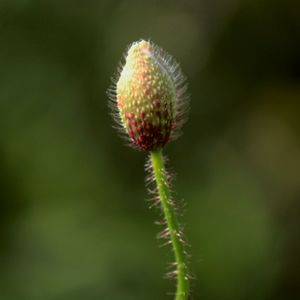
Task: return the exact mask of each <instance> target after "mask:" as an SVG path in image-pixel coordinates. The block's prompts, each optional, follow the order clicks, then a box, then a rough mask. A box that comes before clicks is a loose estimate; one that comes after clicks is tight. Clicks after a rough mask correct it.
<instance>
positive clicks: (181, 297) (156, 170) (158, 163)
mask: <svg viewBox="0 0 300 300" xmlns="http://www.w3.org/2000/svg"><path fill="white" fill-rule="evenodd" d="M150 158H151V164H152V169H153V175H154V177H155V180H156V185H157V190H158V194H159V198H160V201H161V206H162V210H163V213H164V217H165V219H166V225H167V230H168V234H169V237H170V240H171V244H172V248H173V252H174V255H175V262H176V271H175V274H176V276H177V290H176V296H175V300H186V299H188V294H189V280H188V274H187V263H186V254H185V251H184V249H183V244H182V241H181V232H180V228H179V224H178V221H177V217H176V214H175V211H174V207H173V206H172V203H171V193H170V190H169V186H168V179H167V176H166V170H165V164H164V159H163V155H162V150H161V149H159V150H155V151H152V152H151V153H150Z"/></svg>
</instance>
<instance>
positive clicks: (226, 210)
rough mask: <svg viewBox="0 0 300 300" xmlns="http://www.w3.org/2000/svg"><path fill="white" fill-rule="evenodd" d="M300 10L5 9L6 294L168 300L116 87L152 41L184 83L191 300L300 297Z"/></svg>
mask: <svg viewBox="0 0 300 300" xmlns="http://www.w3.org/2000/svg"><path fill="white" fill-rule="evenodd" d="M299 17H300V2H299V1H297V0H294V1H293V0H286V1H274V0H264V1H262V0H200V1H197V0H185V1H178V0H172V1H171V0H170V1H163V0H160V1H139V0H124V1H120V0H119V1H112V0H102V1H92V0H86V1H63V0H52V1H38V0H1V1H0V299H1V300H41V299H43V300H71V299H72V300H76V299H78V300H79V299H80V300H81V299H84V300H96V299H97V300H99V299H101V300H118V299H122V300H154V299H158V300H164V299H172V296H170V295H169V294H168V293H170V292H171V293H172V292H173V291H174V282H172V281H170V280H165V279H163V277H164V274H165V273H166V270H167V263H168V262H171V261H172V254H171V251H170V250H169V249H167V248H159V247H158V246H159V242H158V241H157V240H156V238H155V236H156V233H157V232H158V231H159V228H158V227H157V226H156V225H154V221H155V220H159V218H160V217H159V213H158V211H156V210H155V209H149V207H148V203H147V201H146V199H147V198H149V197H148V195H147V191H146V189H145V185H144V177H145V171H144V162H145V154H143V153H140V152H137V151H134V150H132V149H130V148H127V147H125V146H124V142H123V141H122V140H121V139H120V138H119V137H118V134H117V132H116V131H115V130H114V129H113V128H112V126H113V122H112V120H111V117H110V115H109V109H108V106H107V103H108V100H107V96H106V90H107V88H108V86H109V85H110V77H111V76H112V75H113V74H114V73H115V72H116V68H117V65H118V61H119V60H120V59H121V57H122V53H124V51H125V49H126V47H127V45H128V44H130V43H131V42H133V41H135V40H138V39H140V38H151V39H152V40H153V41H155V42H156V43H157V44H159V45H160V46H162V47H163V48H165V49H166V50H167V51H168V52H169V53H172V55H174V56H175V57H176V59H177V60H178V61H180V63H181V66H182V68H183V70H184V72H185V74H186V75H187V77H188V78H189V92H190V94H191V95H192V97H191V111H190V118H189V122H188V123H187V124H186V125H185V127H184V135H183V136H182V137H181V138H180V139H179V140H178V141H176V142H174V143H173V144H170V145H169V146H168V147H167V149H166V152H167V154H168V156H169V158H170V161H171V166H172V169H173V170H175V172H176V173H177V176H176V181H175V189H176V191H177V192H176V198H177V199H178V201H181V200H182V199H184V201H185V202H186V208H185V212H184V215H183V217H182V218H181V219H182V223H183V224H185V231H186V235H187V238H188V240H189V243H190V244H191V248H189V252H190V253H191V254H192V257H191V270H192V273H193V275H194V277H195V279H194V280H193V282H192V290H193V292H192V296H191V299H203V300H217V299H222V300H226V299H228V300H229V299H234V300H239V299H241V300H247V299H251V300H253V299H256V300H267V299H272V300H289V299H297V298H298V299H300V275H299V274H300V216H299V215H300V201H299V200H300V199H299V198H300V104H299V100H300V85H299V83H300V49H299V41H300V22H299V19H300V18H299Z"/></svg>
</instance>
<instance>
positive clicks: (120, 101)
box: [113, 40, 187, 151]
mask: <svg viewBox="0 0 300 300" xmlns="http://www.w3.org/2000/svg"><path fill="white" fill-rule="evenodd" d="M185 92H186V84H185V78H184V77H183V76H182V74H181V71H180V68H179V65H178V64H177V63H176V62H174V60H173V59H172V58H171V57H170V56H169V55H168V54H166V53H165V52H164V51H163V50H161V49H160V48H158V47H157V46H155V45H154V44H153V43H152V42H149V41H145V40H141V41H138V42H135V43H133V44H132V45H131V46H130V47H129V50H128V52H127V55H126V61H125V64H124V66H123V68H122V69H121V72H120V75H119V78H118V80H117V83H116V86H115V94H116V95H115V97H114V99H113V101H114V103H115V105H116V106H117V109H116V112H117V119H118V120H119V123H120V124H121V126H122V128H123V129H124V130H125V133H126V134H127V135H128V137H129V139H130V140H131V143H132V144H133V145H134V146H135V147H136V148H138V149H139V150H144V151H151V150H155V149H158V148H162V147H164V146H165V145H166V144H167V143H168V142H169V141H170V140H171V139H174V137H176V135H177V133H178V129H179V128H180V126H181V124H182V121H183V115H184V112H185V107H186V100H187V97H186V96H185Z"/></svg>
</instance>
